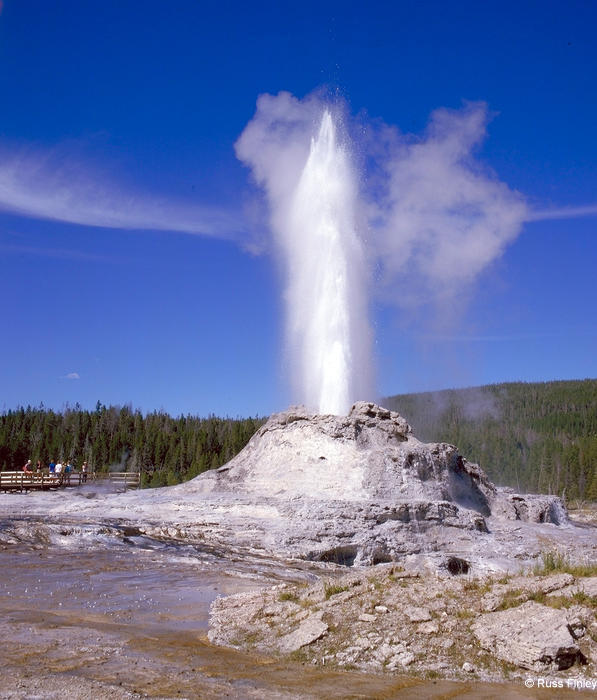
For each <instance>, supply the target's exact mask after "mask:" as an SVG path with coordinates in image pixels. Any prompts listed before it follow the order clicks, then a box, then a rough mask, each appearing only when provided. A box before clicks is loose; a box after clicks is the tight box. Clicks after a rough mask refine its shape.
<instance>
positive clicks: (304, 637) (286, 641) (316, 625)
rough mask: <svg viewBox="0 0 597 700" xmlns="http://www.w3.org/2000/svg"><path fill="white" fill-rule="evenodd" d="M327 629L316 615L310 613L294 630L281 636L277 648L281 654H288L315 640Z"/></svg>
mask: <svg viewBox="0 0 597 700" xmlns="http://www.w3.org/2000/svg"><path fill="white" fill-rule="evenodd" d="M327 631H328V626H327V625H326V623H325V622H323V620H322V619H321V617H319V616H317V615H311V616H310V617H308V618H307V619H306V620H305V621H304V622H302V623H301V624H300V625H299V626H298V628H297V629H295V630H294V632H290V634H287V635H285V636H284V637H282V638H281V639H280V641H279V643H278V649H279V650H280V651H281V652H282V653H283V654H290V653H291V652H293V651H297V649H300V648H301V647H304V646H307V644H312V643H313V642H315V641H317V640H318V639H320V638H321V637H323V635H324V634H325V633H326V632H327Z"/></svg>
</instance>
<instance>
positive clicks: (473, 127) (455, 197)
mask: <svg viewBox="0 0 597 700" xmlns="http://www.w3.org/2000/svg"><path fill="white" fill-rule="evenodd" d="M487 120H488V115H487V108H486V105H485V104H483V103H474V104H467V105H466V106H465V107H464V108H463V109H462V110H459V111H453V110H448V109H438V110H436V111H435V112H434V113H433V114H432V115H431V120H430V123H429V126H428V128H427V131H426V133H425V134H424V136H423V137H420V138H413V137H405V136H403V135H401V134H399V132H398V131H397V130H395V129H391V128H387V129H386V130H385V131H384V133H383V146H384V152H383V155H382V156H381V158H378V163H377V165H378V168H379V169H380V171H381V172H382V183H381V186H380V187H378V188H377V191H376V192H373V193H369V197H370V203H369V214H370V216H372V219H373V221H374V224H373V227H374V234H375V235H374V238H375V241H374V245H375V252H376V255H377V257H378V260H379V262H380V266H381V269H382V279H381V281H382V284H383V287H384V290H385V294H384V297H385V298H386V299H389V300H391V301H392V302H393V303H396V304H397V305H399V306H401V307H416V306H419V305H421V304H423V303H427V302H435V303H440V304H445V303H446V302H447V303H451V302H452V301H453V299H454V298H455V296H456V295H458V294H459V293H461V292H462V291H463V290H464V289H466V288H467V287H468V286H469V285H470V284H471V283H472V282H474V281H475V279H476V278H477V277H478V276H479V274H480V273H481V272H482V271H483V270H484V269H485V268H486V267H487V266H488V265H489V264H490V263H492V262H493V261H494V260H496V259H497V258H498V257H499V256H500V255H501V254H502V253H503V251H504V250H505V248H506V246H507V245H508V243H510V242H512V241H513V240H514V239H515V238H516V237H517V236H518V234H519V233H520V231H521V228H522V224H523V222H524V221H525V220H526V218H527V216H528V209H527V205H526V203H525V201H524V199H523V198H522V196H521V195H520V194H518V193H516V192H514V191H512V190H510V189H509V188H508V186H507V185H505V184H504V183H502V182H500V181H499V180H498V179H497V177H496V176H495V175H494V174H493V173H492V172H491V171H490V170H489V169H488V168H486V167H483V165H482V164H481V163H480V162H479V161H478V160H477V159H475V157H474V149H475V147H476V146H478V145H479V144H480V143H481V141H482V140H483V138H484V137H485V133H486V124H487ZM375 146H376V147H377V151H376V153H377V154H378V155H379V153H380V150H379V144H378V143H376V144H375Z"/></svg>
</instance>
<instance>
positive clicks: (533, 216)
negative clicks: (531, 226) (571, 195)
mask: <svg viewBox="0 0 597 700" xmlns="http://www.w3.org/2000/svg"><path fill="white" fill-rule="evenodd" d="M585 216H597V204H588V205H586V206H582V207H559V208H556V209H535V210H531V211H529V213H528V215H527V217H526V221H549V220H550V219H579V218H582V217H585Z"/></svg>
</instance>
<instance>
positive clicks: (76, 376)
mask: <svg viewBox="0 0 597 700" xmlns="http://www.w3.org/2000/svg"><path fill="white" fill-rule="evenodd" d="M60 379H71V380H72V379H81V377H80V375H79V373H78V372H69V373H68V374H65V375H64V376H62V377H60Z"/></svg>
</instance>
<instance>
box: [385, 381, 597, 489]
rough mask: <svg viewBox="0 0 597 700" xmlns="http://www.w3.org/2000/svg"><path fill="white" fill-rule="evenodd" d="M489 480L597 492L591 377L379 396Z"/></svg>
mask: <svg viewBox="0 0 597 700" xmlns="http://www.w3.org/2000/svg"><path fill="white" fill-rule="evenodd" d="M385 404H386V405H387V406H388V408H391V409H393V410H396V411H398V412H399V413H401V414H402V415H403V416H404V417H405V418H406V419H407V420H408V421H409V422H410V423H411V425H412V426H413V430H414V432H415V435H416V436H417V437H419V438H420V439H422V440H426V441H443V442H450V443H452V444H454V445H456V446H457V447H458V449H459V450H460V452H461V453H462V454H463V455H464V456H465V457H467V459H470V460H471V461H474V462H478V463H479V464H480V465H481V467H483V469H484V470H485V471H486V472H487V474H488V475H489V477H490V478H491V479H492V480H493V481H494V482H496V483H497V484H500V485H504V486H512V487H513V488H515V489H518V490H521V491H526V492H539V493H552V494H558V495H563V496H564V497H566V498H581V499H591V500H597V380H594V379H585V380H582V381H559V382H544V383H532V384H526V383H512V384H494V385H490V386H483V387H478V388H473V389H459V390H448V391H440V392H433V393H431V392H430V393H423V394H405V395H401V396H393V397H390V398H389V399H386V400H385Z"/></svg>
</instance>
